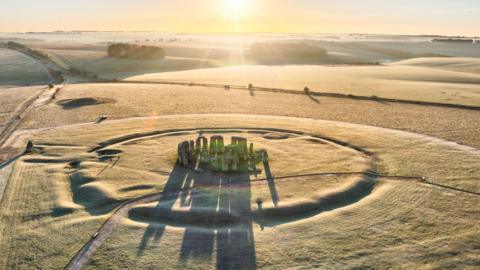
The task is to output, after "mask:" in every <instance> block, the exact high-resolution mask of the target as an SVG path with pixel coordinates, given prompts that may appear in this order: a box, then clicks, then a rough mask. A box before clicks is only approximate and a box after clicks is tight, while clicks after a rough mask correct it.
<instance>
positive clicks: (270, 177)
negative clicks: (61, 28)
mask: <svg viewBox="0 0 480 270" xmlns="http://www.w3.org/2000/svg"><path fill="white" fill-rule="evenodd" d="M32 35H33V34H32ZM72 35H75V36H78V35H79V36H81V35H80V34H78V35H77V34H72ZM82 35H83V34H82ZM90 35H93V36H90ZM108 35H111V37H110V38H112V36H116V35H119V34H116V33H109V34H108ZM142 35H144V34H142ZM41 36H42V35H41V34H40V37H41ZM53 36H54V38H57V37H61V36H63V34H61V33H57V34H55V35H53ZM32 37H33V36H32ZM72 37H73V36H72ZM89 37H93V38H94V40H96V41H88V42H86V41H85V40H87V39H88V38H89ZM125 37H126V36H125ZM50 38H52V37H50ZM80 38H81V40H83V42H84V43H80V42H79V41H78V42H77V41H70V40H68V38H67V39H66V40H65V41H59V42H58V43H55V42H52V41H51V40H50V41H42V40H41V39H38V40H37V39H32V40H30V41H29V42H28V44H27V45H28V46H31V48H34V49H36V50H41V51H44V52H47V53H48V55H49V57H50V60H51V61H52V62H50V60H45V61H43V64H44V65H46V66H50V67H51V68H53V69H55V71H56V72H57V73H58V72H60V73H62V72H63V73H64V74H63V75H64V76H63V77H64V78H65V81H64V84H62V85H55V86H54V87H53V88H51V89H47V88H46V87H44V86H42V87H43V88H41V87H40V86H30V87H22V86H21V84H20V83H17V82H15V80H17V79H18V80H20V81H21V82H29V80H32V82H33V81H36V82H37V83H39V84H45V82H44V81H43V82H42V80H41V79H40V78H41V76H40V77H38V74H40V73H38V71H39V70H42V69H43V67H42V66H39V64H37V62H35V61H33V60H31V61H30V60H29V58H28V57H26V56H23V55H20V54H18V55H17V53H13V52H11V51H8V50H3V51H2V49H0V58H2V57H3V58H2V59H10V60H9V61H10V62H8V64H7V65H2V67H3V70H4V71H3V73H2V69H1V68H0V77H1V75H2V74H7V73H8V74H10V75H8V76H10V77H1V79H0V81H1V82H0V85H1V84H3V85H7V84H10V83H12V84H17V85H18V86H16V87H11V88H1V89H0V132H1V134H2V135H1V136H2V137H3V138H2V137H0V142H1V141H2V140H3V139H5V140H4V143H3V144H2V145H0V254H2V256H0V269H67V270H77V269H159V268H161V269H257V268H258V269H390V268H393V269H478V268H479V267H480V238H479V237H478V235H480V225H479V222H478V220H480V207H479V206H480V150H479V149H480V140H479V139H478V138H479V136H480V121H478V119H480V110H479V107H480V70H479V69H478V65H479V61H478V58H473V57H478V56H480V55H479V54H478V51H477V50H478V48H477V50H475V48H474V47H473V46H477V45H472V44H470V45H465V44H462V45H458V46H457V45H455V44H435V43H430V42H420V41H411V42H410V41H409V42H396V41H388V42H387V41H371V42H367V41H365V42H363V41H345V42H340V41H339V42H336V41H321V40H315V39H314V38H310V37H308V38H302V39H300V40H301V42H302V44H301V45H294V47H293V48H295V49H299V50H301V51H302V53H303V54H301V55H297V54H296V53H293V54H292V51H291V49H289V47H288V46H287V47H285V44H283V43H278V42H277V41H276V38H274V37H273V36H272V37H268V38H265V39H261V38H260V36H256V35H252V36H249V37H247V38H245V39H242V38H239V39H238V40H233V41H232V40H230V39H226V40H223V41H222V40H221V39H219V40H216V39H217V38H218V37H217V36H214V37H213V39H215V41H212V39H205V40H202V41H198V40H195V39H194V37H193V36H192V37H187V36H185V37H182V36H180V37H179V38H171V39H163V38H162V39H160V38H158V37H156V39H151V40H147V39H146V38H145V39H140V40H137V41H135V43H138V44H144V43H145V44H151V45H158V46H161V47H163V48H164V49H165V51H166V53H167V55H168V56H167V58H165V59H163V60H161V61H147V60H131V59H130V60H128V59H114V58H109V57H105V49H106V48H105V47H106V44H108V42H109V41H108V42H107V41H106V40H104V41H102V40H101V38H102V34H98V36H97V34H86V33H85V34H84V36H83V37H80ZM130 38H133V39H132V40H135V38H138V37H137V35H132V37H130ZM196 38H198V37H196ZM210 38H212V37H210ZM415 38H419V37H415ZM84 39H85V40H84ZM284 39H285V40H289V39H290V38H288V39H287V38H285V37H284ZM291 39H292V40H294V41H295V40H298V38H296V37H295V38H294V37H292V38H291ZM119 40H121V39H119ZM228 40H230V41H231V42H230V45H226V44H228V42H226V41H228ZM260 41H262V42H266V43H265V44H266V45H265V44H264V45H263V46H265V47H266V48H269V49H270V50H271V51H269V52H275V51H277V52H278V51H279V50H280V51H283V52H284V54H283V55H275V54H273V56H275V57H278V58H272V57H271V55H270V56H268V57H266V58H262V57H263V56H262V54H261V53H260V56H259V55H256V56H257V57H259V58H258V59H255V54H254V53H252V52H250V51H249V50H252V47H251V45H252V43H254V42H260ZM132 42H133V41H132ZM289 42H291V40H290V41H289ZM224 43H225V44H224ZM312 46H313V48H312ZM456 46H457V47H458V48H457V47H456ZM260 47H262V46H260ZM312 50H313V51H315V52H317V53H319V54H320V55H319V56H318V58H315V59H314V61H313V60H312V59H307V58H308V57H305V55H307V56H308V55H309V52H311V51H312ZM322 52H323V53H322ZM292 55H293V56H292ZM296 55H297V56H298V58H295V56H296ZM447 56H451V57H447ZM262 59H263V60H265V59H267V60H268V61H272V62H271V63H270V64H271V65H270V66H269V65H259V63H260V62H261V61H262ZM0 60H1V59H0ZM277 60H278V62H277ZM21 61H24V62H25V63H23V62H22V63H23V64H21V65H20V64H19V63H20V62H21ZM29 61H30V62H29ZM302 61H303V62H302ZM312 61H313V62H312ZM316 61H317V62H316ZM3 63H5V62H2V64H3ZM380 63H382V64H380ZM57 64H58V65H60V66H61V67H59V66H57ZM305 64H309V65H305ZM310 64H313V65H310ZM318 64H323V66H321V65H318ZM326 64H332V65H333V66H327V65H326ZM17 67H20V69H18V68H17ZM71 67H74V68H76V69H80V70H86V71H88V72H92V73H94V74H96V75H98V76H100V77H103V78H116V79H119V80H118V81H106V80H96V79H94V77H93V76H83V75H82V76H80V75H78V77H76V76H77V75H75V74H77V73H76V72H69V71H68V69H69V68H71ZM23 71H25V72H23ZM80 73H81V72H80ZM11 74H16V75H15V76H17V75H18V76H17V77H15V76H14V77H15V78H14V80H12V79H10V78H13V77H12V75H11ZM19 74H20V75H21V76H20V75H19ZM24 77H25V78H26V77H28V79H26V80H24ZM47 77H48V76H47ZM121 79H124V80H121ZM175 82H177V84H175ZM180 82H181V83H180ZM182 83H183V84H182ZM250 83H251V84H253V87H248V84H250ZM225 85H232V87H225ZM235 86H238V87H235ZM305 86H308V87H309V90H308V89H307V90H304V87H305ZM315 92H323V93H339V94H342V95H344V96H341V95H336V96H335V95H317V94H315ZM348 95H357V96H364V97H366V98H359V97H354V96H348ZM379 97H381V98H379ZM382 98H390V99H402V100H406V101H408V102H402V101H398V100H386V99H382ZM2 131H3V132H2ZM5 131H8V132H5ZM215 135H221V136H223V137H224V139H225V143H226V144H229V143H230V141H231V140H232V143H233V138H235V137H242V138H245V139H246V140H247V141H248V143H253V145H252V150H248V151H249V153H250V154H249V155H248V156H243V157H238V156H237V157H238V158H239V160H241V161H239V162H240V165H239V167H240V169H239V170H237V171H235V172H231V171H228V172H227V171H217V170H216V169H215V165H212V163H214V162H217V158H218V157H219V156H223V157H226V156H229V155H230V152H229V151H230V150H231V149H237V148H235V146H228V147H226V148H225V149H227V150H225V149H224V152H221V151H220V152H221V154H219V153H217V152H215V151H213V150H205V151H207V152H208V153H207V154H206V155H207V157H208V158H209V160H208V161H207V160H206V158H205V159H204V158H202V159H203V161H198V160H195V158H193V159H192V160H191V163H195V166H191V167H186V166H182V165H181V164H180V162H179V158H178V151H179V143H181V142H184V141H187V142H193V141H195V140H196V139H200V138H202V137H205V138H208V139H210V138H212V136H215ZM28 142H31V143H32V145H33V146H32V149H28V148H29V147H28V146H27V145H28V144H27V143H28ZM202 145H203V147H205V149H209V148H208V146H205V145H204V144H203V143H202ZM26 146H27V147H26ZM196 146H197V147H198V148H199V147H200V146H199V145H196ZM190 147H193V146H190ZM210 147H212V145H210ZM230 147H231V148H230ZM237 147H238V145H237ZM26 148H27V149H28V150H27V151H25V149H26ZM198 148H197V149H198ZM212 149H213V148H212ZM254 149H255V150H260V152H254ZM30 150H31V151H30ZM180 150H181V148H180ZM196 151H197V152H198V151H199V150H196ZM231 151H235V150H231ZM237 151H239V150H238V149H237ZM254 153H256V154H254ZM258 153H265V155H263V154H262V157H263V158H258V157H257V156H256V155H257V154H258ZM202 154H205V153H204V152H202ZM229 157H230V156H229ZM266 157H268V158H266ZM232 159H233V158H232ZM196 161H198V163H197V162H196ZM225 162H228V161H225ZM242 162H243V163H242Z"/></svg>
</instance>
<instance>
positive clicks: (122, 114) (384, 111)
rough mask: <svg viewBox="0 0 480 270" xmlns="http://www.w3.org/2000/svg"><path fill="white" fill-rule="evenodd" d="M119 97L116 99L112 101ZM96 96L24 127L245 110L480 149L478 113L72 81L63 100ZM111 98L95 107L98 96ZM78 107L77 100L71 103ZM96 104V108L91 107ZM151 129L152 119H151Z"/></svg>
mask: <svg viewBox="0 0 480 270" xmlns="http://www.w3.org/2000/svg"><path fill="white" fill-rule="evenodd" d="M112 97H114V99H112ZM85 98H91V100H90V103H88V102H87V103H84V105H85V106H61V105H57V104H56V103H54V102H52V103H50V104H48V105H46V106H42V107H37V108H35V109H34V110H33V111H32V113H31V114H30V115H29V116H27V117H26V118H25V119H24V121H23V122H22V128H26V129H36V128H42V127H52V126H60V125H70V124H78V123H88V122H94V121H95V120H96V119H97V118H98V117H99V116H100V115H103V114H106V115H107V116H108V118H109V119H121V118H127V117H148V116H159V115H176V114H208V113H239V114H263V115H280V116H293V117H301V118H317V119H325V120H332V121H340V122H350V123H356V124H362V125H371V126H379V127H385V128H393V129H400V130H407V131H413V132H416V133H421V134H426V135H430V136H434V137H440V138H443V139H447V140H451V141H455V142H458V143H461V144H467V145H470V146H474V147H480V144H479V141H478V136H480V122H479V121H477V119H478V118H479V117H480V113H479V112H478V111H472V110H461V109H452V108H439V107H431V106H418V105H407V104H395V103H383V102H376V101H359V100H350V99H338V98H327V97H319V98H314V99H312V98H311V97H309V96H307V95H304V94H300V95H292V94H281V93H268V92H261V91H247V90H233V89H232V90H229V91H226V90H224V89H219V88H207V87H189V86H175V85H173V86H171V85H142V84H82V85H68V86H66V87H64V88H63V89H62V90H61V91H60V92H59V94H58V95H57V101H62V100H73V101H75V100H80V99H85ZM105 99H106V100H110V101H111V102H106V103H102V104H98V105H95V104H96V103H95V102H96V100H105ZM71 104H72V105H75V103H74V102H73V103H71ZM88 104H90V106H87V105H88ZM145 125H146V126H147V127H148V125H149V122H148V121H147V122H145Z"/></svg>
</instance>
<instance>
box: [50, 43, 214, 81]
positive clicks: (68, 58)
mask: <svg viewBox="0 0 480 270" xmlns="http://www.w3.org/2000/svg"><path fill="white" fill-rule="evenodd" d="M45 52H47V53H48V55H49V56H50V58H51V59H52V60H53V61H55V62H56V63H59V64H60V65H61V66H62V67H64V68H67V69H68V68H71V67H72V68H76V69H79V70H86V71H88V72H91V73H93V74H96V75H98V76H99V77H102V78H108V79H121V78H125V77H130V76H133V75H136V74H145V73H151V72H166V71H177V70H189V69H197V68H207V67H214V66H216V65H217V64H216V63H215V62H214V61H213V60H208V59H206V60H204V59H197V58H187V57H167V58H165V59H162V60H132V59H117V58H112V57H107V56H106V53H105V52H101V51H96V50H93V51H86V50H85V51H82V50H45Z"/></svg>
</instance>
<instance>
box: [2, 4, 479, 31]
mask: <svg viewBox="0 0 480 270" xmlns="http://www.w3.org/2000/svg"><path fill="white" fill-rule="evenodd" d="M478 25H480V2H479V1H476V0H458V1H450V0H421V1H418V0H404V1H382V0H360V1H358V0H338V1H335V2H333V1H326V0H282V1H278V0H277V1H275V0H262V1H258V0H201V1H199V0H176V1H156V0H136V1H129V0H103V1H81V2H80V1H75V2H74V1H63V0H45V1H34V0H3V1H2V3H1V4H0V32H26V31H56V30H65V31H72V30H91V31H172V32H205V33H209V32H212V33H215V32H223V33H227V32H289V33H383V34H387V33H388V34H440V35H467V36H479V35H480V30H478Z"/></svg>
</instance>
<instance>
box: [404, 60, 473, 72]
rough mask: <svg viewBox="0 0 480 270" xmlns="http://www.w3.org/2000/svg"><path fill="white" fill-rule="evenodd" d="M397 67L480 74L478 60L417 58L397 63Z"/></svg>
mask: <svg viewBox="0 0 480 270" xmlns="http://www.w3.org/2000/svg"><path fill="white" fill-rule="evenodd" d="M395 65H405V66H418V67H429V68H436V69H444V70H452V71H458V72H465V73H473V74H480V59H478V58H455V57H453V58H449V57H446V58H435V57H432V58H416V59H409V60H404V61H399V62H396V63H395Z"/></svg>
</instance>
